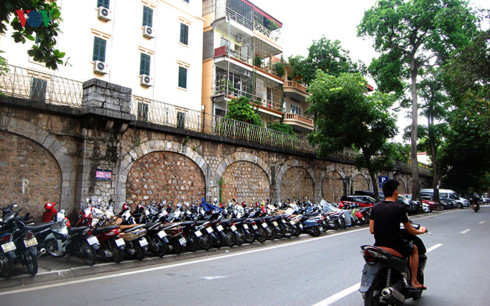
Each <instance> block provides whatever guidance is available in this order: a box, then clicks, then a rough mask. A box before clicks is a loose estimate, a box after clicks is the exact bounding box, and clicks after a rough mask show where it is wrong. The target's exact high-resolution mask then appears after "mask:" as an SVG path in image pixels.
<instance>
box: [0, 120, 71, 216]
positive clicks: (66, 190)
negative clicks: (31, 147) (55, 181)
mask: <svg viewBox="0 0 490 306" xmlns="http://www.w3.org/2000/svg"><path fill="white" fill-rule="evenodd" d="M0 120H1V121H2V122H4V123H5V129H4V131H5V132H9V133H12V134H15V135H19V136H23V137H25V138H27V139H29V140H32V141H34V142H35V143H37V144H38V145H39V146H40V147H41V148H44V149H45V150H46V151H47V152H49V154H50V155H51V157H52V158H54V161H55V163H54V164H53V165H52V166H49V169H51V168H52V167H54V168H57V169H59V171H60V172H61V173H60V175H61V177H60V180H61V183H60V187H59V189H60V190H59V191H56V192H54V194H57V197H58V196H59V199H58V200H57V201H58V202H60V205H59V206H58V208H60V207H62V208H64V209H71V208H73V205H74V204H75V181H76V180H75V179H76V177H75V175H76V172H75V166H74V161H73V160H72V157H71V155H70V154H69V153H68V150H67V149H66V148H65V146H64V145H63V143H61V142H60V141H59V140H58V139H56V137H55V136H54V135H52V134H50V133H49V132H47V131H45V130H44V129H42V128H39V127H38V126H35V125H33V124H32V123H30V122H28V121H25V120H22V119H18V118H13V117H7V116H5V117H4V115H3V114H0ZM35 160H36V162H37V163H39V162H40V161H41V159H35ZM36 165H38V164H36ZM46 177H47V175H43V178H44V179H45V178H46ZM47 180H48V181H50V180H51V179H47ZM43 183H44V182H43ZM0 184H3V181H2V180H0ZM24 187H25V183H24ZM31 187H32V185H31ZM55 200H56V199H53V200H51V201H55ZM30 201H31V203H35V202H37V201H41V200H38V199H36V197H31V199H30ZM8 204H10V203H8ZM42 204H44V203H42ZM29 212H30V213H31V214H32V215H33V216H34V217H35V218H37V219H38V218H40V215H38V214H39V209H38V208H37V207H36V208H33V210H31V208H29Z"/></svg>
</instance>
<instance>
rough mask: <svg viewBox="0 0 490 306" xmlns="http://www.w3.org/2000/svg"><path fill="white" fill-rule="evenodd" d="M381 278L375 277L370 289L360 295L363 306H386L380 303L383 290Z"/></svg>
mask: <svg viewBox="0 0 490 306" xmlns="http://www.w3.org/2000/svg"><path fill="white" fill-rule="evenodd" d="M383 286H384V283H383V278H382V277H381V276H379V275H378V276H377V277H376V278H375V279H374V281H373V285H372V286H371V288H370V289H369V290H368V291H367V292H366V293H364V294H363V295H362V298H363V299H364V306H377V305H386V303H383V304H382V303H381V300H380V298H381V291H382V290H383Z"/></svg>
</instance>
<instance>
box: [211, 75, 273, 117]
mask: <svg viewBox="0 0 490 306" xmlns="http://www.w3.org/2000/svg"><path fill="white" fill-rule="evenodd" d="M218 83H219V85H216V86H215V87H214V90H213V93H214V95H225V94H226V91H227V90H228V97H232V98H239V97H242V96H244V97H247V98H249V99H250V102H252V103H255V104H258V105H261V106H263V107H266V108H269V109H273V110H278V111H282V103H281V101H280V100H279V98H277V99H266V98H264V97H260V96H257V95H254V94H251V93H250V92H247V91H244V90H241V89H237V88H234V87H232V86H230V85H228V88H226V83H225V84H223V83H224V82H221V83H220V82H218Z"/></svg>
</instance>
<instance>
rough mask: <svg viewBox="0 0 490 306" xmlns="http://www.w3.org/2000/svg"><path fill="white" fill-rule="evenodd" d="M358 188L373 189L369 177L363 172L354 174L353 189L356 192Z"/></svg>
mask: <svg viewBox="0 0 490 306" xmlns="http://www.w3.org/2000/svg"><path fill="white" fill-rule="evenodd" d="M356 190H371V189H370V187H369V184H368V180H367V178H366V177H365V176H364V175H362V174H357V175H355V176H353V179H352V191H353V192H355V191H356Z"/></svg>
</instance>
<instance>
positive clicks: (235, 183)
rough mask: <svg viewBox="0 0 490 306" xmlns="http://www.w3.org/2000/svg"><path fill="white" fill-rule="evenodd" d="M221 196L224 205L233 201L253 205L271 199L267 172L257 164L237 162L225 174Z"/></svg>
mask: <svg viewBox="0 0 490 306" xmlns="http://www.w3.org/2000/svg"><path fill="white" fill-rule="evenodd" d="M221 188H222V192H221V196H222V200H223V202H224V203H228V202H229V201H231V200H232V199H236V200H237V201H238V202H243V201H244V202H245V203H247V204H248V205H253V204H254V203H255V202H257V201H261V200H266V199H268V198H269V197H270V183H269V179H268V177H267V174H266V172H265V171H264V170H263V169H262V168H261V167H260V166H258V165H257V164H255V163H251V162H249V161H237V162H234V163H233V164H231V165H229V166H228V167H227V168H226V170H225V172H223V175H222V180H221Z"/></svg>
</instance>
